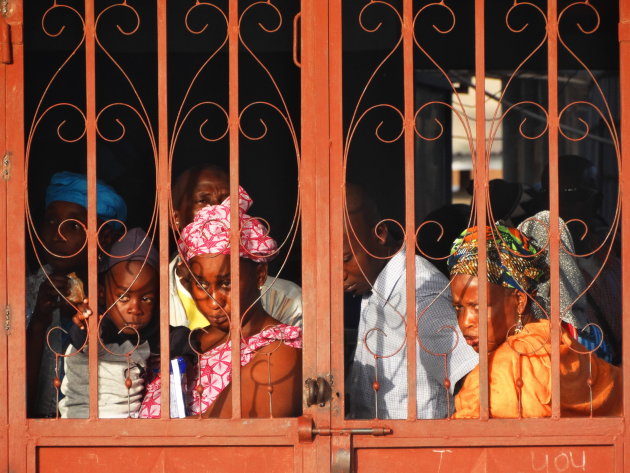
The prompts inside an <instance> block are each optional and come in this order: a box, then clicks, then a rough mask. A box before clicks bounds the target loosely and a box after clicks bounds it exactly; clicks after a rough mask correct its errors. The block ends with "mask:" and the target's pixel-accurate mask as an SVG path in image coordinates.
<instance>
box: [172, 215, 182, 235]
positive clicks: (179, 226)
mask: <svg viewBox="0 0 630 473" xmlns="http://www.w3.org/2000/svg"><path fill="white" fill-rule="evenodd" d="M173 221H174V222H175V228H176V229H177V230H179V231H182V224H181V215H180V214H179V210H173Z"/></svg>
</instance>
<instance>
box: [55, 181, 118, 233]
mask: <svg viewBox="0 0 630 473" xmlns="http://www.w3.org/2000/svg"><path fill="white" fill-rule="evenodd" d="M57 201H62V202H72V203H73V204H78V205H80V206H82V207H86V208H87V177H86V176H85V175H84V174H76V173H74V172H68V171H63V172H58V173H55V174H53V177H52V178H51V179H50V184H48V188H47V189H46V207H48V206H49V205H50V203H51V202H57ZM96 214H97V215H98V216H99V218H101V219H103V220H110V219H116V220H120V221H123V222H124V221H125V219H126V218H127V205H126V204H125V201H124V200H123V198H122V197H120V196H119V195H118V194H117V193H116V191H115V190H114V188H113V187H111V186H108V185H107V184H105V183H104V182H102V181H96Z"/></svg>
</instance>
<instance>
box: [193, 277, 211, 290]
mask: <svg viewBox="0 0 630 473" xmlns="http://www.w3.org/2000/svg"><path fill="white" fill-rule="evenodd" d="M195 285H196V286H197V287H198V288H199V289H203V290H204V291H205V290H206V289H208V287H209V286H208V283H207V282H206V281H199V280H197V282H196V283H195Z"/></svg>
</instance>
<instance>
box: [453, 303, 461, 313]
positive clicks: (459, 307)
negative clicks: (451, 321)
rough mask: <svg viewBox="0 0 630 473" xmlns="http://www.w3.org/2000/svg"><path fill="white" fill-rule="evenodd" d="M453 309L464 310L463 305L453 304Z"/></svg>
mask: <svg viewBox="0 0 630 473" xmlns="http://www.w3.org/2000/svg"><path fill="white" fill-rule="evenodd" d="M453 309H455V312H460V311H461V310H462V306H461V305H455V304H453Z"/></svg>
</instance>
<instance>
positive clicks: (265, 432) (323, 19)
mask: <svg viewBox="0 0 630 473" xmlns="http://www.w3.org/2000/svg"><path fill="white" fill-rule="evenodd" d="M475 1H476V5H477V9H476V12H477V13H476V29H475V37H476V41H477V44H483V41H484V24H483V21H484V17H483V5H484V2H483V0H475ZM165 3H166V2H164V1H158V23H159V24H160V25H162V26H161V27H160V28H159V36H158V44H159V45H160V46H159V52H158V55H159V57H160V61H159V64H160V66H159V71H158V86H159V89H160V90H162V91H164V90H166V85H167V84H166V81H167V77H166V60H165V58H166V49H165V44H166V30H165V27H164V25H165V20H166V9H165ZM552 3H553V2H552ZM90 4H91V2H86V5H88V6H89V5H90ZM236 5H237V2H236V0H231V1H230V8H231V9H234V8H236ZM404 5H405V8H404V16H405V23H404V25H405V27H404V29H403V31H404V33H403V35H404V64H405V66H404V67H405V70H406V71H411V70H412V62H411V61H412V55H411V51H410V48H411V46H412V45H411V37H410V30H409V18H410V15H411V1H410V0H405V2H404ZM548 14H549V18H550V20H551V23H552V24H553V18H555V16H556V15H557V12H556V11H555V9H554V7H553V5H552V6H551V7H550V9H549V12H548ZM86 18H87V19H88V27H87V31H88V32H90V26H89V25H90V24H91V22H93V12H92V11H91V9H90V8H86ZM6 20H7V21H8V23H9V24H10V25H11V41H12V52H13V61H12V63H11V64H10V65H0V127H1V129H2V130H3V132H2V133H0V144H1V145H2V148H1V149H2V153H4V150H8V151H10V153H11V156H12V167H11V176H10V179H9V180H8V181H6V182H4V181H3V182H0V219H1V221H2V222H6V225H3V229H2V233H0V242H1V245H0V261H1V262H2V265H1V266H0V282H1V284H0V307H2V308H4V307H5V306H6V305H8V306H9V307H10V308H11V313H12V323H11V328H10V331H9V332H8V334H5V336H2V337H0V359H1V360H3V361H2V362H0V379H2V380H4V381H5V382H2V383H0V401H1V402H0V404H1V407H0V426H1V430H0V432H2V433H1V434H0V444H1V445H2V447H1V448H0V469H2V470H5V469H6V470H9V471H28V472H34V471H36V468H37V453H36V452H37V448H39V447H43V446H51V447H54V446H77V447H86V448H89V447H90V446H129V447H142V446H192V445H196V446H210V445H230V446H239V445H240V446H252V445H261V446H262V445H278V446H280V445H289V446H293V448H294V465H293V467H294V471H306V472H309V471H313V472H314V471H317V472H321V471H329V470H330V469H331V459H332V461H333V462H334V460H335V458H336V457H335V455H336V454H337V453H338V452H339V451H343V450H345V449H350V448H358V449H383V448H385V449H389V448H406V447H410V448H423V447H427V448H429V447H430V448H435V447H442V448H453V449H455V448H457V447H464V446H470V447H489V446H536V445H539V446H540V445H563V446H572V445H609V446H612V447H613V449H614V465H615V469H614V471H616V472H619V473H620V472H622V471H624V465H628V464H630V448H627V447H626V445H627V444H628V441H630V429H628V426H627V421H626V419H625V418H618V419H617V418H602V419H565V418H558V417H559V405H558V402H557V401H555V402H554V404H553V414H554V415H553V418H552V419H526V420H499V419H488V409H487V405H488V393H487V387H485V388H483V389H482V393H481V398H482V418H481V419H479V420H475V421H464V422H454V421H446V420H435V421H418V420H415V404H414V403H410V407H409V417H410V419H411V420H405V421H347V420H345V419H344V418H343V412H344V409H343V396H341V397H339V398H337V397H333V401H332V403H331V405H330V406H328V405H327V406H325V407H318V406H315V407H313V408H310V409H306V410H305V413H308V414H310V415H312V417H313V420H314V423H315V425H317V426H318V427H325V426H331V427H333V428H353V427H365V426H366V425H369V426H372V425H378V426H384V427H391V428H393V429H394V433H393V434H392V435H390V436H386V437H372V436H355V437H351V436H335V437H332V440H331V438H330V437H316V438H315V440H314V441H313V442H312V443H300V442H299V440H298V436H297V421H296V420H295V419H270V420H269V419H258V420H241V419H240V407H239V400H240V398H239V397H238V392H239V389H238V387H237V388H236V389H234V393H235V394H234V396H235V397H234V398H233V406H234V407H233V409H234V410H233V417H234V418H233V419H230V420H212V421H199V422H197V421H179V420H169V419H166V418H162V419H160V420H155V421H141V420H99V419H97V418H96V412H95V406H94V407H93V408H92V410H91V412H90V418H89V419H86V420H67V421H66V420H64V421H52V420H38V419H32V420H29V419H26V409H25V400H24V386H25V385H26V379H25V348H24V344H23V342H22V341H23V340H24V336H25V327H24V324H23V323H18V320H20V319H21V314H23V311H24V297H23V294H24V290H25V284H24V277H23V275H24V274H25V261H24V256H23V255H24V254H25V242H26V239H25V233H24V225H23V222H24V210H25V209H24V182H25V169H24V166H23V156H24V127H23V126H22V124H23V123H24V111H23V102H24V95H23V94H24V90H23V81H24V73H23V48H22V1H18V0H16V1H11V2H10V3H9V12H8V16H7V18H6ZM232 26H234V25H232ZM549 33H550V41H549V75H550V79H551V80H550V81H549V84H550V85H549V94H550V97H552V100H550V106H549V109H550V117H551V119H550V129H549V136H550V153H549V154H550V162H551V163H552V164H551V178H552V179H551V182H552V188H551V193H552V195H554V196H556V197H555V198H554V199H552V201H551V213H552V216H554V215H555V216H557V215H558V202H557V192H558V189H557V133H558V131H557V127H558V124H557V113H558V110H557V102H556V100H553V97H555V96H556V95H557V85H556V83H555V81H554V80H553V78H554V77H556V75H557V71H556V70H555V64H556V62H557V48H556V43H555V39H554V38H555V34H556V31H555V30H554V28H553V27H551V28H550V29H549ZM234 34H235V33H234V32H232V33H231V35H234ZM90 37H91V35H89V34H88V41H87V44H86V52H87V54H88V59H89V56H90V54H91V51H93V48H94V44H93V38H91V39H90ZM341 38H342V29H341V0H329V1H328V2H325V1H319V0H303V1H302V15H301V48H302V49H301V64H302V107H303V110H306V111H308V112H309V113H303V114H302V143H301V145H302V162H301V169H300V173H301V178H300V192H301V195H302V199H301V200H302V203H303V204H302V205H303V207H302V210H303V212H302V215H303V216H304V217H303V220H302V234H303V236H302V245H303V267H304V268H305V270H304V274H303V285H304V288H305V291H304V310H305V334H306V340H305V346H304V369H303V372H304V377H305V378H306V377H309V376H314V375H317V374H327V373H331V374H332V376H333V379H334V385H333V388H334V389H333V391H334V392H335V391H339V392H343V387H344V382H343V362H342V361H341V360H343V349H342V347H343V337H342V336H341V334H342V333H343V322H342V320H343V319H342V317H341V312H340V311H341V307H343V303H342V299H341V291H340V290H339V288H340V287H341V286H342V275H341V268H340V264H339V263H337V262H340V261H342V234H341V232H340V231H339V229H341V228H343V216H342V192H343V182H344V178H343V172H342V166H341V160H340V156H341V155H342V150H343V125H342V105H341V94H342V58H341V50H342V48H341ZM619 38H620V46H621V47H620V57H621V61H620V90H621V110H622V121H621V140H622V161H623V162H624V163H625V162H627V161H628V159H630V155H629V154H630V151H628V150H629V149H630V120H628V118H627V117H628V115H629V114H630V93H628V90H630V0H620V28H619ZM234 48H235V46H234V42H233V41H232V42H231V43H230V54H231V55H234V54H236V53H235V50H234ZM483 60H484V56H483V49H482V48H478V50H477V64H478V67H477V71H476V76H477V81H478V84H483V81H484V74H485V71H484V68H483V62H484V61H483ZM231 63H235V64H236V62H235V61H231ZM93 66H94V65H93V63H90V61H89V60H88V63H87V68H88V71H87V77H88V107H87V110H88V156H89V159H91V160H92V162H93V160H94V159H95V125H94V120H95V104H94V103H93V100H92V101H90V97H91V96H92V97H93V94H90V91H93V90H94V89H93V88H94V81H95V79H96V78H95V75H94V68H93ZM232 67H233V68H232V69H231V70H230V77H231V79H234V78H235V77H237V74H238V70H237V69H236V68H237V65H234V66H232ZM230 82H231V84H232V86H231V88H230V95H231V97H232V98H234V97H236V96H237V92H238V90H237V89H236V82H235V81H234V80H231V81H230ZM478 90H479V91H480V92H479V93H478V96H477V104H478V107H477V109H478V113H480V114H483V110H484V108H483V106H481V105H482V104H483V101H484V97H483V87H479V88H478ZM412 93H413V91H412V89H411V85H410V82H409V81H406V84H405V110H406V112H405V118H406V123H405V127H406V130H407V132H408V133H406V138H405V150H406V151H405V152H406V155H407V156H412V155H413V140H412V138H409V137H408V136H411V137H413V134H412V133H409V131H410V130H411V127H412V124H411V123H410V121H409V117H410V116H411V115H410V114H411V112H410V110H411V109H412V105H413V103H412ZM230 103H231V107H230V117H231V120H234V117H235V116H237V115H238V103H237V102H236V101H235V100H231V102H230ZM233 107H235V108H233ZM158 113H159V122H160V127H159V144H160V146H159V148H160V154H159V163H160V166H159V170H158V176H159V178H158V182H159V183H160V185H159V186H158V190H159V208H160V212H161V215H166V213H167V212H168V205H169V204H168V196H169V193H170V189H169V187H170V181H169V178H168V166H167V155H166V149H167V140H168V137H167V129H166V108H165V105H164V103H162V102H160V109H159V112H158ZM478 123H481V125H479V126H480V127H481V128H478V130H477V131H478V132H477V136H478V137H479V138H478V139H477V142H476V145H477V156H478V158H477V166H476V173H477V175H476V179H475V181H476V183H477V186H480V190H481V186H483V185H484V183H485V182H486V181H487V166H485V165H483V162H484V159H485V156H486V153H485V140H484V136H485V129H484V128H483V120H478ZM235 135H236V137H237V134H236V133H233V134H232V135H231V138H230V139H231V143H232V146H231V150H232V151H231V157H230V162H231V166H232V167H236V166H237V165H238V152H237V150H238V148H237V145H238V139H237V138H234V136H235ZM407 161H409V160H407ZM88 169H89V170H90V171H89V182H90V189H91V190H90V196H89V199H90V200H91V201H92V202H93V201H94V199H95V190H94V188H95V179H96V176H95V167H94V166H93V165H92V166H89V167H88ZM236 175H237V174H236V173H232V176H236ZM554 178H555V179H554ZM234 179H236V178H234ZM620 180H621V182H620V188H621V192H622V195H623V193H624V191H625V189H628V188H630V169H629V168H628V166H623V167H622V173H621V179H620ZM236 185H237V182H236V180H234V181H233V182H232V183H231V186H232V188H234V187H235V186H236ZM412 187H413V168H412V166H411V165H410V163H407V173H406V188H407V196H406V222H407V223H408V224H411V225H413V222H414V206H413V198H412V197H413V196H412V194H411V192H412V191H411V189H412ZM476 195H477V198H478V201H477V204H478V205H477V208H478V209H481V210H483V209H485V193H484V192H477V193H476ZM481 210H480V211H479V213H478V214H477V218H478V222H479V223H480V224H482V225H483V223H484V222H485V218H486V217H485V212H483V211H481ZM89 219H90V223H91V224H92V225H90V228H92V229H94V228H96V227H95V225H93V224H95V222H96V214H95V210H94V208H93V206H92V208H91V211H90V214H89ZM552 220H553V219H552ZM9 222H10V223H11V225H9ZM16 222H18V223H17V224H16ZM159 225H160V226H159V235H160V241H162V242H166V241H167V235H168V231H169V230H168V220H167V219H166V218H161V219H160V224H159ZM622 228H623V234H627V233H630V209H628V208H627V207H623V208H622ZM558 234H559V231H558V228H557V226H556V227H555V228H554V227H552V229H551V236H552V238H551V241H552V243H551V255H552V262H555V263H556V264H555V268H556V269H555V272H554V273H553V277H554V279H555V280H557V278H558V269H557V262H558V254H559V243H558V238H557V237H558ZM554 237H555V239H554ZM88 239H89V245H90V248H91V249H93V250H94V249H95V247H96V233H95V231H94V230H92V231H91V232H90V233H89V235H88ZM165 245H166V244H165V243H162V247H161V265H163V266H166V265H167V263H168V251H167V248H166V246H165ZM481 247H482V248H483V247H484V245H481ZM482 251H483V250H482ZM622 251H623V270H624V272H623V278H624V284H623V307H630V283H628V282H627V279H628V276H627V274H630V245H625V244H624V245H623V249H622ZM91 254H92V255H95V254H96V252H95V251H92V252H91ZM410 255H411V253H410V254H409V255H408V256H409V258H408V271H409V272H410V273H412V272H413V267H412V266H413V258H411V256H410ZM92 263H94V261H92ZM482 266H483V264H482ZM92 267H95V266H94V265H92ZM552 267H554V265H553V264H552ZM482 270H483V268H482ZM93 272H94V273H95V270H93ZM410 273H408V274H410ZM15 275H19V276H18V277H15ZM92 276H95V274H92ZM235 277H237V275H235ZM90 280H91V281H93V283H92V284H95V281H96V278H95V277H91V278H90ZM407 280H408V281H413V278H407ZM167 282H168V274H166V273H163V274H162V276H161V283H162V287H163V288H166V287H167ZM482 285H483V284H482ZM163 291H165V289H163ZM95 292H96V288H95V287H90V293H95ZM413 292H414V288H413V286H409V287H407V294H408V296H410V300H412V299H413V297H412V295H413ZM481 292H482V294H483V291H481ZM165 294H166V293H165V292H163V293H162V296H163V297H162V301H163V302H162V304H163V306H162V309H163V310H162V313H164V314H166V313H167V311H166V310H164V309H166V305H167V302H166V301H167V298H166V297H164V296H165ZM482 298H483V296H482ZM481 305H482V306H483V304H481ZM558 306H559V290H558V288H557V287H555V290H554V292H553V295H552V307H554V308H557V307H558ZM553 313H554V314H555V316H554V317H553V323H552V327H553V331H554V333H557V332H558V330H559V320H558V316H557V313H558V311H557V309H556V310H554V311H553ZM409 320H410V322H411V325H412V326H413V324H414V323H415V317H412V316H410V319H409ZM167 325H168V319H167V318H166V317H164V318H163V319H162V321H161V328H162V330H166V328H167ZM623 330H624V334H623V339H624V348H623V350H624V351H623V353H624V359H630V324H625V325H624V329H623ZM234 333H236V331H234ZM89 336H90V339H91V340H95V339H96V328H95V326H94V327H93V328H92V330H91V331H90V334H89ZM481 339H482V340H485V338H484V337H483V336H482V337H481ZM409 340H410V341H412V340H413V341H414V342H415V339H414V338H413V336H410V337H409ZM554 340H557V337H554ZM234 345H235V346H238V343H236V344H234ZM90 347H91V349H92V350H95V347H96V343H92V344H91V345H90ZM166 349H168V347H166ZM486 351H487V345H486V343H485V342H483V341H482V343H481V353H482V354H483V353H485V352H486ZM95 358H96V357H95V356H92V357H91V365H90V368H91V370H90V371H91V373H92V375H91V396H92V399H95V398H96V381H97V379H96V369H95V368H96V360H95ZM484 358H485V357H483V356H482V359H484ZM481 368H482V373H486V375H485V376H487V362H483V361H482V364H481ZM162 369H163V370H165V369H167V365H166V360H164V361H163V363H162ZM553 369H554V373H555V375H556V376H557V375H558V372H559V371H558V370H559V358H558V345H557V342H556V343H555V345H554V356H553ZM408 373H409V375H410V379H412V380H413V377H414V376H415V360H413V359H410V361H409V365H408ZM624 375H625V376H624V378H625V379H630V368H629V367H628V366H627V365H626V366H624ZM9 381H10V382H9ZM236 386H237V385H236ZM411 386H412V387H413V386H415V382H412V383H411ZM166 391H167V392H168V389H166ZM555 394H556V395H555V396H554V398H555V399H557V398H558V396H557V394H558V393H557V392H556V393H555ZM166 405H168V400H167V399H164V400H163V406H164V407H165V406H166ZM624 405H625V406H628V405H630V383H625V385H624ZM162 412H163V413H166V412H167V409H163V410H162ZM383 455H387V454H386V453H383ZM94 471H97V470H94Z"/></svg>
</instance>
